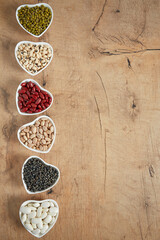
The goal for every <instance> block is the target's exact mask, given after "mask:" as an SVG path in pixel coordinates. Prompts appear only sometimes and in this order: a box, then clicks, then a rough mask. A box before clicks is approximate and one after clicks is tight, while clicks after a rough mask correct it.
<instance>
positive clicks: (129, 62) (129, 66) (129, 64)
mask: <svg viewBox="0 0 160 240" xmlns="http://www.w3.org/2000/svg"><path fill="white" fill-rule="evenodd" d="M127 62H128V68H131V61H130V60H129V58H127Z"/></svg>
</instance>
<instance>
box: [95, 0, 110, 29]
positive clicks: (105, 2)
mask: <svg viewBox="0 0 160 240" xmlns="http://www.w3.org/2000/svg"><path fill="white" fill-rule="evenodd" d="M106 4H107V0H105V1H104V4H103V7H102V11H101V14H100V16H99V18H98V20H97V22H96V23H95V25H94V27H93V28H92V31H94V30H95V28H96V27H97V25H98V24H99V21H100V19H101V17H102V16H103V13H104V9H105V6H106Z"/></svg>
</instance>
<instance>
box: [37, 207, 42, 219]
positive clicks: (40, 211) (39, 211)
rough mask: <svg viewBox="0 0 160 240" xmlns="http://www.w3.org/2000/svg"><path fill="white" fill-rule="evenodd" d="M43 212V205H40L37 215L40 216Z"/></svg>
mask: <svg viewBox="0 0 160 240" xmlns="http://www.w3.org/2000/svg"><path fill="white" fill-rule="evenodd" d="M41 213H42V207H39V208H38V210H37V217H40V216H41Z"/></svg>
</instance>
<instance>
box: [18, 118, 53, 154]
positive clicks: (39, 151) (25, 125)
mask: <svg viewBox="0 0 160 240" xmlns="http://www.w3.org/2000/svg"><path fill="white" fill-rule="evenodd" d="M41 118H47V119H49V120H50V121H51V123H52V125H53V128H54V138H53V139H52V143H51V146H50V148H49V149H48V150H46V151H41V150H37V149H33V148H30V147H28V146H26V145H25V144H24V143H23V142H22V141H21V139H20V132H21V130H22V129H23V128H25V127H28V126H31V125H33V124H34V123H35V122H36V121H37V120H39V119H41ZM17 137H18V140H19V142H20V143H21V144H22V145H23V146H24V147H25V148H27V149H29V150H31V151H34V152H38V153H48V152H49V151H50V150H51V148H52V147H53V144H54V142H55V139H56V126H55V124H54V122H53V120H52V119H51V118H50V117H48V116H46V115H43V116H40V117H38V118H36V119H35V120H33V121H32V122H29V123H26V124H24V125H23V126H21V127H20V128H19V129H18V131H17Z"/></svg>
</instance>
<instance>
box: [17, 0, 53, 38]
mask: <svg viewBox="0 0 160 240" xmlns="http://www.w3.org/2000/svg"><path fill="white" fill-rule="evenodd" d="M41 5H44V6H45V7H47V8H49V9H50V10H51V14H52V17H51V21H50V24H49V25H48V27H47V28H46V29H45V30H44V32H42V33H41V34H40V35H38V36H37V35H34V34H33V33H30V32H29V31H28V30H27V29H25V28H24V27H23V26H22V24H21V23H20V21H19V18H18V11H19V10H20V9H21V8H22V7H26V6H28V7H29V8H32V7H36V6H41ZM16 19H17V22H18V23H19V25H20V26H21V28H23V29H24V30H25V31H26V32H27V33H29V34H30V35H32V36H33V37H36V38H39V37H41V36H42V35H43V34H44V33H45V32H46V31H47V30H48V28H49V27H50V26H51V24H52V21H53V9H52V8H51V6H50V5H49V4H47V3H37V4H24V5H20V6H19V7H18V8H17V10H16Z"/></svg>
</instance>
